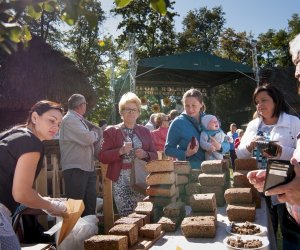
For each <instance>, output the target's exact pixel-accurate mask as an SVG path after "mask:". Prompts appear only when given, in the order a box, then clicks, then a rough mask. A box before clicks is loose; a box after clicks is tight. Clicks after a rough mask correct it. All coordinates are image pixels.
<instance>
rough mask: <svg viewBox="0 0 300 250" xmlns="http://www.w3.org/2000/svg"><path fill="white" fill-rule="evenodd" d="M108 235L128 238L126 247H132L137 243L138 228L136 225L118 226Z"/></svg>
mask: <svg viewBox="0 0 300 250" xmlns="http://www.w3.org/2000/svg"><path fill="white" fill-rule="evenodd" d="M108 234H112V235H126V236H127V237H128V245H129V246H133V245H134V244H135V243H137V241H138V235H139V231H138V226H137V225H136V224H119V225H115V226H113V227H112V228H111V229H110V230H109V231H108Z"/></svg>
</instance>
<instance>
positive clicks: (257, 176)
mask: <svg viewBox="0 0 300 250" xmlns="http://www.w3.org/2000/svg"><path fill="white" fill-rule="evenodd" d="M247 178H248V180H249V182H250V183H251V184H253V186H254V187H255V188H256V189H257V190H258V191H259V192H262V191H263V188H264V184H265V178H266V170H253V171H250V172H249V173H248V174H247Z"/></svg>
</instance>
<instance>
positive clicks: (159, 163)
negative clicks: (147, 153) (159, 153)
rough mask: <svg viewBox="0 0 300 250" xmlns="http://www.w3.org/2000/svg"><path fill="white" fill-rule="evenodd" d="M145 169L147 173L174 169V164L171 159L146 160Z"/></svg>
mask: <svg viewBox="0 0 300 250" xmlns="http://www.w3.org/2000/svg"><path fill="white" fill-rule="evenodd" d="M145 168H146V171H147V172H148V173H153V172H168V171H171V172H173V171H174V164H173V161H171V160H153V161H150V162H148V163H147V164H146V165H145Z"/></svg>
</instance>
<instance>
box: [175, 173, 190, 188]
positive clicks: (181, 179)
mask: <svg viewBox="0 0 300 250" xmlns="http://www.w3.org/2000/svg"><path fill="white" fill-rule="evenodd" d="M188 182H189V177H188V175H183V174H177V178H176V186H178V185H184V184H187V183H188Z"/></svg>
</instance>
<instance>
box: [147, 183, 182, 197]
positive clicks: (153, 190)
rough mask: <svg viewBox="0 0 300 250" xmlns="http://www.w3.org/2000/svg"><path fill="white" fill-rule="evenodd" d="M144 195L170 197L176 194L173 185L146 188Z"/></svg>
mask: <svg viewBox="0 0 300 250" xmlns="http://www.w3.org/2000/svg"><path fill="white" fill-rule="evenodd" d="M146 194H147V195H149V196H166V197H172V196H174V195H175V194H176V188H175V184H172V185H154V186H148V187H147V189H146Z"/></svg>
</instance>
